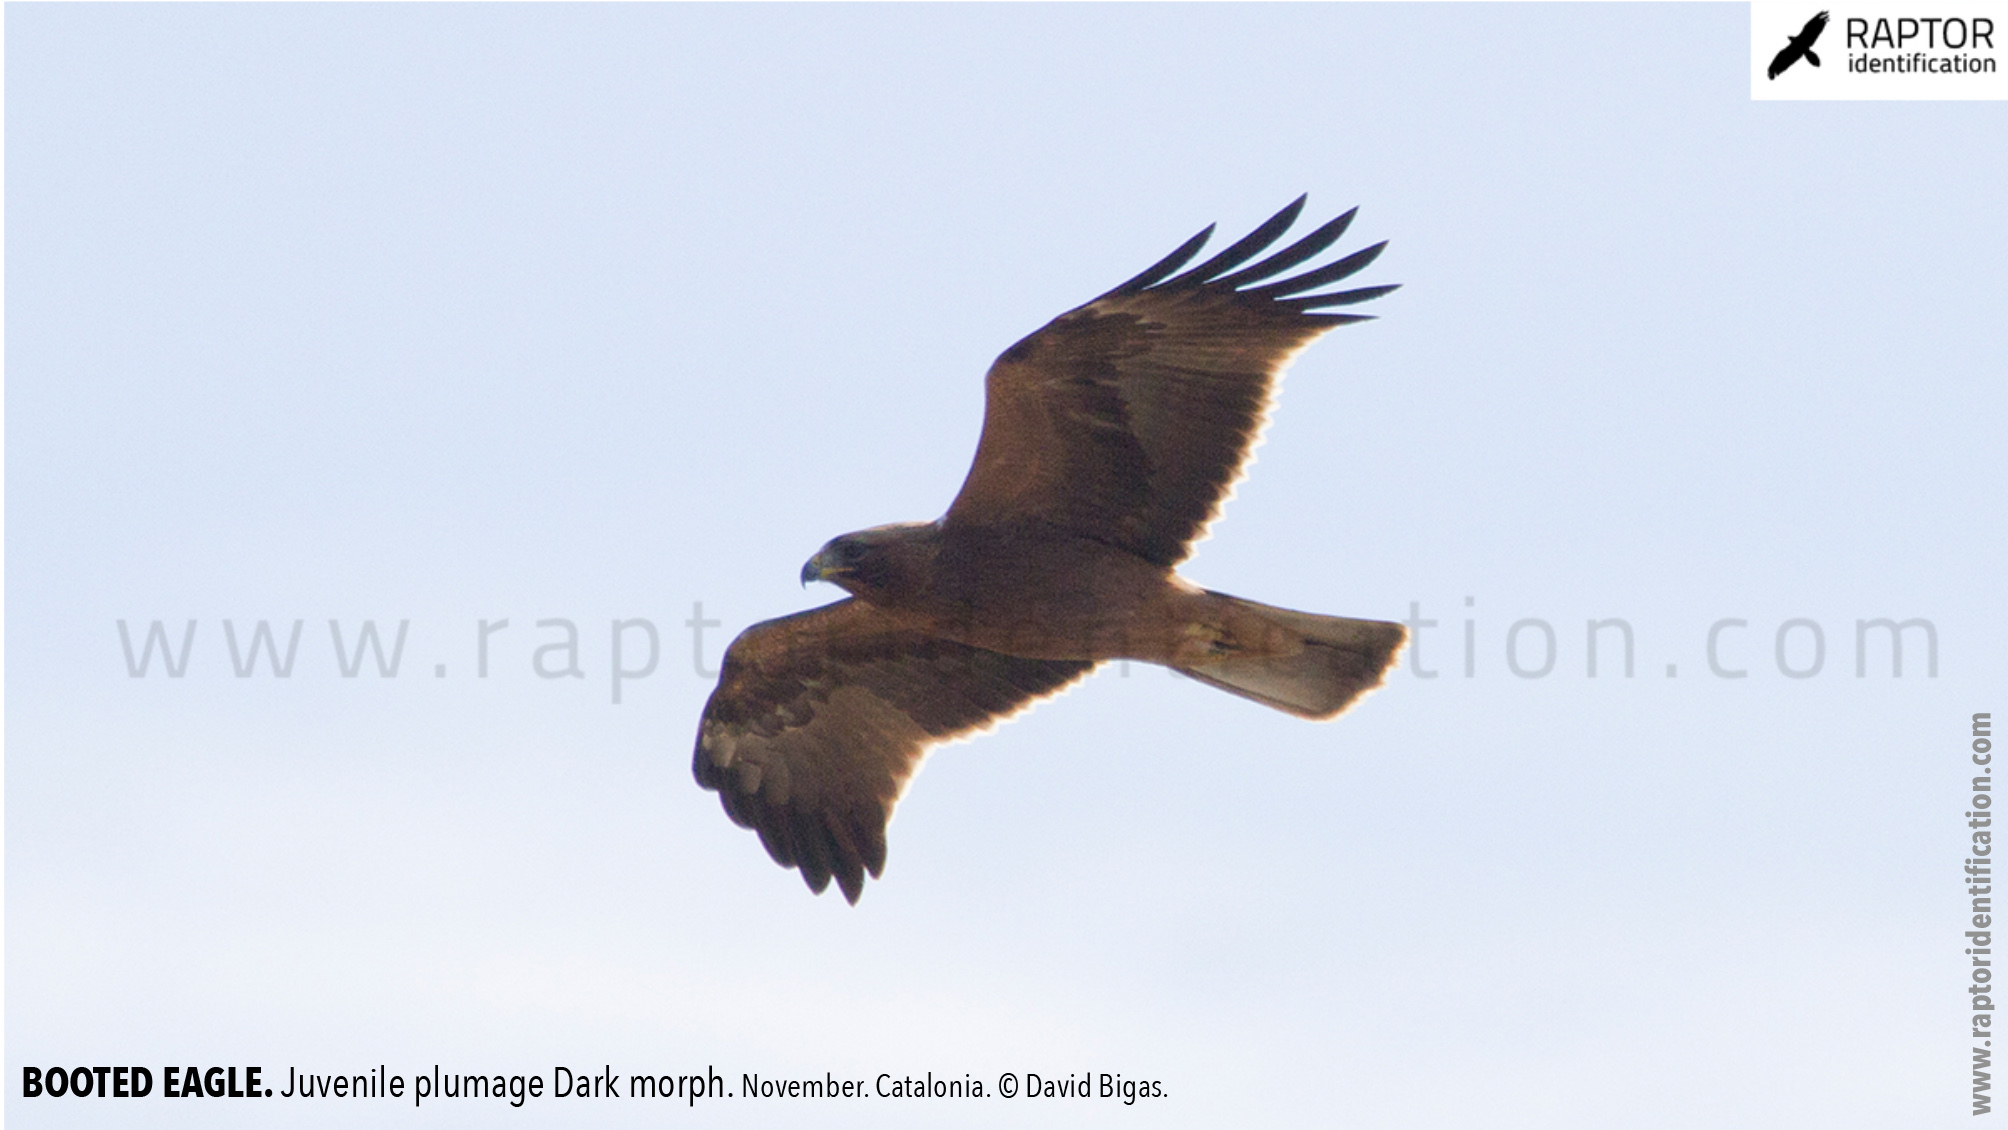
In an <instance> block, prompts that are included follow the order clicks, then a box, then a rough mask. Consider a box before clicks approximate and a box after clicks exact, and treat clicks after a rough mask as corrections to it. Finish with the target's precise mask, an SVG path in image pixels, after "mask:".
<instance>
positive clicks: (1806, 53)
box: [1764, 12, 1827, 79]
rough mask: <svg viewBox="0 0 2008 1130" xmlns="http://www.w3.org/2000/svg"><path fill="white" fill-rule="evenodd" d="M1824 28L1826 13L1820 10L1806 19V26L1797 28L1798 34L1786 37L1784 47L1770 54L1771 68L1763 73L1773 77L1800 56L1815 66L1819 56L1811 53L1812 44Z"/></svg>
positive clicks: (1780, 73)
mask: <svg viewBox="0 0 2008 1130" xmlns="http://www.w3.org/2000/svg"><path fill="white" fill-rule="evenodd" d="M1825 30H1827V13H1825V12H1821V13H1820V14H1819V15H1817V16H1814V17H1813V18H1812V19H1810V20H1807V21H1806V26H1805V27H1802V28H1800V29H1799V34H1797V35H1795V36H1793V37H1791V38H1790V39H1787V40H1786V41H1785V46H1784V48H1783V49H1782V50H1780V51H1779V52H1778V53H1777V54H1776V55H1773V56H1771V69H1770V70H1768V71H1766V72H1764V73H1765V75H1766V76H1767V77H1769V78H1774V79H1775V78H1777V77H1778V76H1779V75H1782V74H1784V73H1785V71H1786V69H1787V68H1789V67H1790V66H1791V65H1792V64H1793V63H1796V62H1798V61H1799V60H1800V59H1802V58H1803V59H1805V60H1806V61H1807V62H1808V63H1811V64H1813V65H1814V66H1816V67H1817V66H1819V65H1820V57H1819V56H1818V55H1815V54H1813V44H1815V43H1818V42H1819V41H1820V33H1821V32H1823V31H1825Z"/></svg>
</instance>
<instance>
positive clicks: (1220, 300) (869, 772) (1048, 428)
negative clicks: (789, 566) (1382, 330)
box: [692, 197, 1407, 903]
mask: <svg viewBox="0 0 2008 1130" xmlns="http://www.w3.org/2000/svg"><path fill="white" fill-rule="evenodd" d="M1303 207H1304V199H1303V198H1302V197H1299V198H1298V199H1297V200H1296V201H1295V202H1294V203H1292V204H1291V205H1290V206H1289V207H1288V208H1285V209H1283V210H1282V211H1281V212H1279V213H1277V214H1276V215H1275V216H1274V217H1272V218H1271V219H1270V220H1269V221H1268V222H1267V223H1265V224H1263V225H1262V226H1261V227H1259V228H1256V229H1255V230H1254V231H1253V232H1251V233H1249V235H1248V237H1247V238H1245V239H1243V240H1241V241H1240V242H1239V243H1236V244H1234V246H1232V247H1229V248H1228V249H1227V250H1225V251H1222V252H1221V253H1220V254H1218V255H1215V256H1214V257H1213V258H1211V259H1208V260H1206V261H1205V262H1203V263H1201V264H1200V265H1198V266H1196V267H1193V268H1191V269H1189V270H1181V268H1184V267H1185V265H1186V263H1188V262H1190V261H1191V260H1192V258H1193V257H1194V256H1195V255H1197V254H1198V253H1199V249H1200V248H1201V247H1202V246H1204V245H1205V243H1206V240H1207V238H1208V237H1209V236H1210V235H1212V233H1213V229H1212V228H1211V227H1208V228H1207V229H1206V230H1205V231H1202V232H1200V233H1199V234H1198V235H1196V236H1194V237H1192V238H1191V239H1190V240H1188V241H1186V243H1185V244H1184V246H1182V247H1180V248H1179V249H1178V250H1176V251H1174V252H1172V253H1171V254H1170V255H1168V256H1166V257H1165V258H1164V260H1163V261H1162V262H1160V263H1158V264H1157V265H1156V266H1154V267H1152V268H1151V269H1149V270H1147V271H1145V272H1144V273H1143V274H1141V275H1138V276H1137V277H1135V278H1133V279H1131V280H1130V281H1128V282H1126V283H1124V284H1122V285H1121V286H1119V287H1117V288H1115V289H1114V290H1112V291H1109V292H1108V293H1107V294H1104V295H1102V296H1101V297H1100V298H1097V299H1095V300H1094V301H1092V302H1090V303H1088V304H1087V305H1085V306H1082V307H1080V308H1078V309H1075V310H1070V311H1068V312H1067V313H1065V314H1062V315H1060V316H1059V317H1058V318H1055V319H1054V320H1053V321H1052V322H1051V323H1049V324H1047V325H1046V327H1045V328H1044V329H1041V330H1039V331H1038V332H1037V333H1034V334H1033V335H1032V336H1030V337H1028V338H1026V339H1025V340H1023V341H1021V342H1019V343H1018V344H1016V345H1014V346H1012V347H1011V348H1009V349H1007V350H1005V351H1004V354H1003V356H1001V357H999V358H998V359H997V362H996V364H994V365H992V366H991V367H990V375H989V378H988V385H987V389H988V391H987V394H986V405H985V408H984V416H983V435H982V438H981V440H979V441H978V443H977V446H976V462H975V464H974V465H973V466H972V467H970V469H969V478H968V479H967V480H966V481H964V482H963V484H962V492H961V493H960V494H958V495H956V497H955V501H954V502H953V503H952V504H951V505H950V506H949V508H948V513H946V514H944V515H942V517H941V518H939V519H937V520H936V521H933V522H906V523H900V524H896V525H890V526H878V527H876V528H873V529H869V530H861V531H859V532H857V533H854V534H845V535H844V536H843V537H840V538H837V539H836V540H834V541H832V542H830V543H829V544H828V545H825V546H824V547H823V548H822V549H821V550H819V551H818V552H817V553H816V555H815V556H814V557H813V558H811V559H810V560H809V563H808V564H807V565H805V566H803V568H802V581H803V583H804V584H807V583H808V582H809V581H832V582H834V583H836V584H838V585H840V586H842V587H843V588H844V589H845V590H846V591H848V592H849V593H850V594H851V597H850V599H848V600H840V601H838V602H836V603H835V604H829V605H825V606H823V607H821V608H817V609H814V610H813V611H809V612H803V613H799V614H797V615H794V616H785V617H782V618H781V619H778V620H769V621H767V622H766V623H763V624H755V625H754V626H753V627H751V628H748V629H746V631H745V632H744V633H743V634H742V635H740V637H739V638H738V639H736V640H734V641H733V642H732V646H731V648H730V649H728V650H727V651H726V653H725V663H724V666H723V668H722V670H721V672H720V674H719V679H718V689H717V690H715V691H713V692H712V695H711V700H710V702H708V703H706V704H705V707H704V720H703V722H702V723H700V725H699V729H698V734H697V755H696V758H695V761H694V762H693V764H692V770H693V771H694V772H695V773H696V775H697V782H698V784H700V785H703V786H704V787H705V788H707V789H715V790H717V792H718V794H719V797H720V799H722V800H723V801H724V803H725V811H726V813H727V814H728V815H730V816H731V817H732V819H733V820H734V821H735V822H737V823H739V824H740V825H742V826H745V827H748V828H752V829H754V830H755V831H757V832H759V833H760V842H761V843H763V844H765V845H766V847H767V851H768V854H770V855H772V856H773V857H774V859H775V861H776V862H778V863H780V864H781V865H782V866H784V867H799V868H801V871H802V878H803V879H805V880H807V881H808V884H809V887H810V889H811V890H814V891H817V892H821V891H822V890H823V889H824V888H826V887H828V886H829V883H830V879H831V878H832V877H834V878H835V879H836V881H837V885H838V886H839V887H841V888H842V889H843V892H844V897H845V898H847V899H849V900H850V901H851V902H853V903H855V902H856V901H857V900H858V895H859V894H860V893H861V892H862V891H863V889H864V877H865V873H866V872H870V873H871V874H872V875H873V876H874V877H877V876H878V874H879V873H880V870H881V869H882V868H883V867H884V866H885V829H886V822H887V821H888V820H889V819H890V818H891V816H892V810H893V805H894V804H895V803H897V802H898V800H899V798H900V794H901V792H902V791H903V790H904V789H905V787H906V784H907V782H908V781H909V780H911V779H912V777H913V774H914V771H915V770H916V769H918V768H919V767H920V762H921V758H922V757H923V756H924V755H925V754H926V752H927V749H928V747H930V746H932V745H935V744H936V743H939V742H942V741H945V740H947V739H949V738H952V737H955V736H957V735H959V734H964V733H968V732H970V731H972V730H976V729H980V728H983V727H985V726H988V725H990V724H992V723H994V722H996V721H997V720H999V719H1002V718H1005V717H1007V716H1009V715H1011V714H1013V713H1014V712H1016V711H1018V710H1020V709H1022V708H1023V707H1025V706H1026V705H1027V704H1029V703H1031V702H1033V701H1035V700H1037V699H1040V698H1043V697H1045V696H1047V695H1050V694H1052V693H1053V692H1055V691H1057V690H1059V689H1060V688H1062V687H1064V686H1066V685H1068V684H1069V683H1072V682H1074V681H1075V680H1077V679H1079V678H1081V677H1082V676H1083V675H1086V674H1087V673H1088V672H1089V671H1091V670H1093V669H1094V667H1095V665H1096V664H1097V663H1100V662H1102V661H1104V660H1109V659H1135V660H1142V661H1144V662H1148V663H1159V664H1163V665H1164V666H1167V667H1171V668H1175V669H1176V670H1178V671H1181V672H1184V673H1185V674H1187V675H1190V676H1192V677H1193V678H1195V679H1198V680H1200V681H1202V682H1205V683H1210V684H1212V685H1213V686H1216V687H1219V688H1220V689H1221V690H1224V691H1227V692H1229V693H1231V694H1237V695H1240V696H1242V697H1244V698H1250V699H1253V700H1255V701H1256V702H1260V703H1263V704H1264V705H1267V706H1273V707H1275V708H1276V709H1278V710H1285V711H1288V712H1290V713H1291V714H1295V715H1298V716H1300V717H1304V718H1331V717H1333V716H1335V715H1337V714H1338V713H1339V712H1340V711H1342V710H1344V709H1345V708H1346V707H1347V706H1349V705H1351V704H1352V703H1353V702H1354V701H1355V700H1356V699H1358V698H1359V697H1360V696H1361V695H1362V694H1365V693H1366V692H1367V691H1369V690H1372V689H1373V688H1374V687H1377V686H1379V685H1380V681H1381V677H1382V676H1383V675H1384V674H1385V673H1386V672H1387V670H1388V669H1389V668H1390V667H1392V666H1393V665H1394V660H1395V654H1396V653H1397V652H1398V651H1400V650H1401V646H1402V643H1403V642H1404V641H1405V640H1406V638H1407V633H1406V631H1405V630H1404V629H1403V628H1402V626H1401V625H1399V624H1389V623H1383V622H1381V621H1377V620H1346V619H1341V618H1339V617H1336V616H1314V615H1312V614H1310V613H1308V612H1291V611H1288V610H1285V609H1281V608H1271V607H1269V606H1268V605H1264V604H1257V603H1255V602H1254V601H1250V600H1242V599H1239V598H1238V597H1232V596H1227V595H1224V594H1222V593H1216V592H1208V591H1206V590H1204V589H1201V588H1199V587H1197V586H1195V585H1193V584H1191V583H1190V582H1188V581H1186V580H1184V579H1183V578H1181V577H1179V576H1178V575H1177V574H1176V573H1174V572H1173V571H1172V570H1173V567H1174V566H1176V565H1177V564H1178V563H1179V562H1180V561H1183V560H1184V559H1185V558H1186V556H1187V555H1188V554H1189V553H1190V552H1191V547H1192V544H1193V542H1195V541H1196V540H1198V539H1199V537H1200V536H1201V534H1202V533H1203V532H1204V531H1205V529H1206V526H1207V524H1208V523H1209V522H1211V521H1212V519H1213V518H1214V516H1215V515H1216V514H1217V513H1218V511H1219V508H1220V504H1221V502H1222V501H1223V500H1224V499H1225V498H1226V496H1227V493H1228V491H1229V490H1230V489H1231V487H1232V486H1233V484H1234V481H1235V479H1237V478H1238V477H1239V476H1240V471H1241V466H1242V464H1243V463H1244V462H1246V460H1247V458H1248V453H1249V450H1250V449H1251V448H1252V447H1254V445H1255V441H1256V437H1257V435H1258V434H1259V433H1260V431H1261V429H1262V424H1263V418H1264V416H1265V414H1266V413H1267V410H1268V406H1269V402H1270V397H1271V393H1272V391H1273V389H1274V388H1275V385H1276V381H1277V378H1278V376H1279V375H1280V374H1281V373H1282V371H1283V369H1284V367H1285V366H1287V365H1288V364H1289V363H1290V359H1291V358H1292V357H1294V356H1295V355H1296V354H1297V351H1298V350H1300V349H1302V348H1304V347H1305V346H1306V345H1308V344H1310V342H1311V341H1312V340H1314V339H1315V338H1317V337H1318V336H1319V335H1320V334H1322V333H1324V332H1325V331H1326V330H1329V329H1331V328H1332V327H1334V326H1341V325H1345V324H1346V323H1348V322H1357V321H1364V320H1366V319H1365V317H1364V316H1362V315H1358V314H1334V313H1325V312H1324V311H1326V310H1328V309H1330V308H1332V307H1338V306H1351V305H1354V304H1356V303H1360V302H1365V301H1367V300H1368V299H1372V298H1378V297H1380V296H1381V295H1383V294H1386V293H1387V292H1388V291H1391V290H1393V289H1395V288H1394V287H1392V286H1370V287H1362V288H1359V289H1355V290H1342V291H1335V292H1329V293H1323V294H1319V293H1312V292H1315V291H1317V290H1318V289H1319V288H1321V287H1324V286H1328V285H1330V284H1332V283H1335V282H1337V281H1339V280H1340V279H1344V278H1348V277H1350V276H1351V275H1353V274H1354V273H1355V272H1357V271H1359V270H1360V269H1361V268H1363V267H1365V266H1366V265H1367V264H1369V263H1371V262H1373V260H1374V259H1375V257H1376V256H1378V255H1379V254H1380V253H1381V249H1382V248H1383V247H1385V246H1386V244H1384V243H1383V244H1375V245H1374V246H1372V247H1369V248H1366V249H1365V250H1362V251H1357V252H1354V253H1353V254H1351V255H1348V256H1346V257H1345V258H1343V259H1340V260H1338V261H1337V262H1334V263H1330V264H1327V265H1325V266H1322V267H1316V268H1313V269H1311V270H1307V271H1304V272H1302V273H1300V274H1296V275H1290V276H1289V277H1285V278H1282V279H1281V281H1274V282H1271V281H1267V280H1271V279H1276V278H1277V277H1278V276H1283V275H1287V274H1288V272H1290V271H1291V270H1292V269H1294V268H1296V267H1298V266H1300V265H1302V264H1304V263H1307V262H1309V261H1311V260H1312V259H1313V258H1314V257H1316V256H1317V255H1319V254H1320V253H1321V252H1323V251H1324V250H1325V249H1326V248H1328V247H1330V246H1331V245H1332V244H1334V243H1336V242H1337V241H1338V239H1339V236H1340V235H1342V234H1343V233H1344V232H1345V230H1346V225H1347V224H1349V223H1350V222H1351V221H1352V218H1353V213H1352V212H1347V213H1346V214H1345V215H1343V216H1340V217H1339V218H1338V219H1336V220H1333V221H1332V222H1330V223H1328V224H1326V225H1324V226H1323V227H1321V228H1319V229H1318V230H1316V231H1314V232H1312V233H1311V234H1309V235H1307V236H1305V237H1304V238H1302V239H1300V240H1298V241H1297V242H1295V243H1293V244H1291V245H1290V246H1288V247H1285V248H1284V249H1283V250H1281V251H1278V252H1276V253H1275V254H1273V255H1270V256H1268V257H1267V258H1265V259H1262V260H1261V261H1260V262H1256V263H1253V264H1252V265H1248V264H1249V261H1250V260H1252V259H1255V257H1256V256H1258V255H1260V254H1261V253H1262V252H1264V251H1266V250H1267V249H1268V248H1269V246H1270V245H1271V244H1273V243H1275V242H1276V240H1277V239H1278V238H1279V237H1280V236H1282V234H1283V233H1284V232H1285V231H1287V230H1289V228H1290V226H1291V225H1292V224H1293V223H1295V222H1296V219H1297V214H1298V213H1299V212H1301V211H1302V210H1303Z"/></svg>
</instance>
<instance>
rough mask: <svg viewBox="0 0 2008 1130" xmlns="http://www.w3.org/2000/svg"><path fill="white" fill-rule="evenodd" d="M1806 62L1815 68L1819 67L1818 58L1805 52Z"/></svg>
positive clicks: (1809, 52)
mask: <svg viewBox="0 0 2008 1130" xmlns="http://www.w3.org/2000/svg"><path fill="white" fill-rule="evenodd" d="M1806 61H1807V62H1808V63H1811V64H1813V65H1814V66H1816V67H1817V66H1819V65H1820V57H1819V56H1818V55H1815V54H1813V53H1812V52H1811V51H1807V52H1806Z"/></svg>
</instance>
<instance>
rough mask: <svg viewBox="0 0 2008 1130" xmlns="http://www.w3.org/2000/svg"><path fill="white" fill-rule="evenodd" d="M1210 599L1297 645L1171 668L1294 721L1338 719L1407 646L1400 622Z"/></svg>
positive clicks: (1387, 669)
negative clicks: (1229, 604) (1291, 638)
mask: <svg viewBox="0 0 2008 1130" xmlns="http://www.w3.org/2000/svg"><path fill="white" fill-rule="evenodd" d="M1212 595H1214V596H1217V597H1220V598H1221V599H1224V600H1228V601H1232V602H1233V605H1234V608H1235V611H1236V612H1240V613H1247V614H1252V615H1254V616H1255V617H1257V618H1259V619H1261V620H1263V621H1266V622H1267V623H1268V624H1269V625H1270V626H1272V627H1276V628H1282V629H1284V630H1285V631H1287V632H1289V633H1290V634H1292V635H1295V636H1296V637H1297V639H1298V640H1299V641H1300V643H1301V645H1302V646H1301V647H1300V648H1298V649H1296V650H1294V651H1290V652H1288V653H1286V654H1280V655H1277V654H1271V655H1244V656H1234V655H1228V656H1225V657H1222V658H1220V659H1215V660H1210V661H1208V662H1206V663H1194V664H1190V665H1187V666H1183V667H1179V668H1177V670H1178V671H1179V672H1181V673H1182V674H1186V675H1190V676H1191V677H1193V678H1195V679H1198V680H1199V681H1200V682H1202V683H1205V684H1207V685H1209V686H1214V687H1218V688H1220V689H1221V690H1223V691H1226V692H1227V693H1228V694H1234V695H1240V696H1241V697H1242V698H1246V699H1252V700H1253V701H1255V702H1259V703H1261V704H1262V705H1264V706H1271V707H1274V708H1276V709H1277V710H1281V711H1284V712H1285V713H1288V714H1295V715H1296V716H1298V717H1299V718H1316V719H1325V718H1336V717H1338V716H1339V715H1340V714H1341V713H1343V712H1344V711H1345V709H1346V708H1347V707H1349V706H1351V705H1352V704H1353V703H1355V702H1357V701H1359V699H1360V697H1361V696H1362V695H1365V694H1366V693H1367V692H1368V691H1370V690H1373V689H1374V688H1375V687H1378V686H1380V685H1381V680H1382V678H1384V677H1385V676H1386V675H1387V673H1388V672H1389V671H1390V670H1392V669H1393V668H1394V664H1395V659H1396V657H1397V656H1398V655H1400V653H1401V649H1402V645H1403V644H1405V643H1407V642H1408V630H1407V629H1406V628H1403V627H1402V626H1401V625H1400V624H1390V623H1387V622H1385V621H1381V620H1348V619H1346V618H1345V617H1342V616H1318V615H1314V614H1312V613H1309V612H1293V611H1291V610H1289V609H1287V608H1274V607H1271V606H1270V605H1266V604H1257V603H1255V602H1254V601H1252V600H1242V599H1241V598H1239V597H1231V596H1227V595H1226V594H1224V593H1214V594H1212Z"/></svg>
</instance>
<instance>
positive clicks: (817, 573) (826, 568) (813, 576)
mask: <svg viewBox="0 0 2008 1130" xmlns="http://www.w3.org/2000/svg"><path fill="white" fill-rule="evenodd" d="M830 573H831V569H830V559H829V554H828V553H827V552H823V553H818V554H816V555H815V556H814V557H811V558H809V563H808V564H806V565H804V566H802V587H803V588H808V587H809V582H810V581H827V580H829V579H830Z"/></svg>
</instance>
